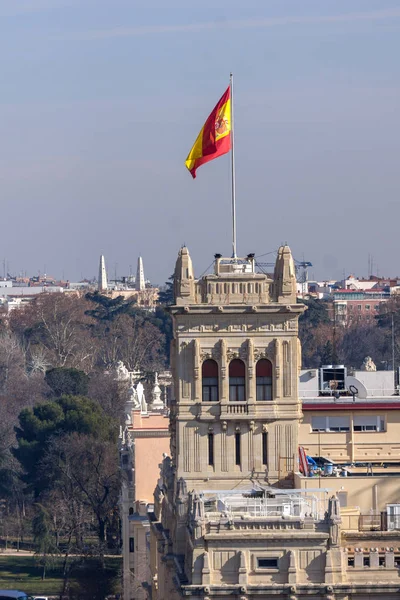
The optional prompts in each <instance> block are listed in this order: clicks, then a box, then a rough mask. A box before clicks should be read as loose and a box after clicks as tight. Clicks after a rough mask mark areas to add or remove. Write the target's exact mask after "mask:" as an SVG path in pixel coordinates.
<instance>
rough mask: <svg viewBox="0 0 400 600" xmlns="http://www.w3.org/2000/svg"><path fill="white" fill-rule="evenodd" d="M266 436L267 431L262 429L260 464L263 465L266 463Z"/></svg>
mask: <svg viewBox="0 0 400 600" xmlns="http://www.w3.org/2000/svg"><path fill="white" fill-rule="evenodd" d="M267 443H268V437H267V433H266V432H265V431H263V434H262V464H263V465H267V464H268V446H267Z"/></svg>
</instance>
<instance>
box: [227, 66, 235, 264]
mask: <svg viewBox="0 0 400 600" xmlns="http://www.w3.org/2000/svg"><path fill="white" fill-rule="evenodd" d="M229 87H230V96H231V193H232V258H236V182H235V143H234V127H233V75H232V73H231V74H230V76H229Z"/></svg>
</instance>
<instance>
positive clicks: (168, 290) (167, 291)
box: [158, 273, 175, 306]
mask: <svg viewBox="0 0 400 600" xmlns="http://www.w3.org/2000/svg"><path fill="white" fill-rule="evenodd" d="M174 279H175V276H174V274H173V273H172V275H171V276H170V277H169V278H168V281H166V282H165V284H164V287H162V288H160V292H159V294H158V302H159V303H160V304H161V305H162V306H170V305H171V304H173V303H174Z"/></svg>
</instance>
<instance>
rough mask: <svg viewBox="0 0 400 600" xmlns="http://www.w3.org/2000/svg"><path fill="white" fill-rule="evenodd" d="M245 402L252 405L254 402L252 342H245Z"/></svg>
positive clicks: (254, 379)
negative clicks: (246, 393) (246, 391)
mask: <svg viewBox="0 0 400 600" xmlns="http://www.w3.org/2000/svg"><path fill="white" fill-rule="evenodd" d="M247 365H248V367H247V382H246V383H247V386H246V389H247V390H248V395H247V401H248V402H249V403H253V402H255V400H256V374H255V367H254V343H253V340H251V339H248V340H247Z"/></svg>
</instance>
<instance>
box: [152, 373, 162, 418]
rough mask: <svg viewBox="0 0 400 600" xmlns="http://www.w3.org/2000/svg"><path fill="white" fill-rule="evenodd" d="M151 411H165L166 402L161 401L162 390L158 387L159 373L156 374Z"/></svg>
mask: <svg viewBox="0 0 400 600" xmlns="http://www.w3.org/2000/svg"><path fill="white" fill-rule="evenodd" d="M150 409H151V410H156V411H157V410H164V402H163V401H162V400H161V388H160V386H159V385H158V373H156V374H155V380H154V387H153V391H152V398H151V404H150Z"/></svg>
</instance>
